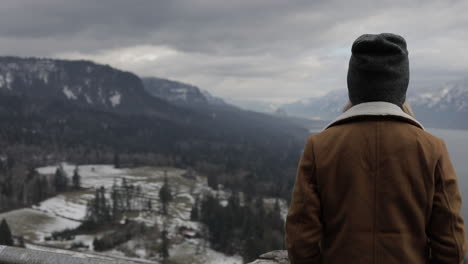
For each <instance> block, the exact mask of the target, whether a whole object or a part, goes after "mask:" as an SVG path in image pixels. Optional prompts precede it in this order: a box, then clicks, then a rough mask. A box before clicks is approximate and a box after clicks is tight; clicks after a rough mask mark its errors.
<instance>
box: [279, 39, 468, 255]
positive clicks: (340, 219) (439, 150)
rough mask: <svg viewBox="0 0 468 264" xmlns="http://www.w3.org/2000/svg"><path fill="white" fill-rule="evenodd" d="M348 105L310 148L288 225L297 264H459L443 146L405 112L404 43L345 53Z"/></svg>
mask: <svg viewBox="0 0 468 264" xmlns="http://www.w3.org/2000/svg"><path fill="white" fill-rule="evenodd" d="M351 53H352V55H351V58H350V61H349V68H348V76H347V84H348V96H349V101H350V105H349V106H348V107H347V108H346V111H345V112H343V113H342V114H341V115H340V116H339V117H338V118H337V119H335V120H334V121H332V122H331V123H330V124H329V125H327V126H326V128H325V129H324V130H323V131H321V132H320V133H317V134H314V135H311V136H309V137H308V139H307V143H306V144H305V148H304V151H303V153H302V156H301V160H300V162H299V165H298V169H297V175H296V179H295V183H294V188H293V192H292V200H291V204H290V208H289V211H288V215H287V217H286V224H285V245H286V249H287V251H288V257H289V259H290V262H291V263H292V264H299V263H307V264H312V263H331V264H341V263H351V264H353V263H356V264H357V263H363V264H364V263H379V264H386V263H395V264H396V263H398V264H400V263H410V264H419V263H438V264H444V263H451V264H455V263H461V262H462V261H463V257H464V255H465V253H466V251H467V245H468V244H467V242H466V238H465V227H464V221H463V218H462V216H461V214H460V210H461V203H462V200H461V196H460V193H459V188H458V181H457V176H456V174H455V171H454V168H453V166H452V164H451V161H450V157H449V154H448V152H447V148H446V145H445V143H444V141H443V140H441V139H439V138H437V137H435V136H433V135H431V134H429V133H428V132H426V131H425V130H424V127H423V125H422V124H421V123H420V122H418V121H417V120H416V119H415V118H414V116H412V115H411V114H412V112H411V110H410V108H409V107H408V105H407V104H405V100H406V91H407V88H408V83H409V62H408V51H407V46H406V41H405V39H404V38H403V37H401V36H399V35H396V34H391V33H382V34H376V35H374V34H365V35H362V36H360V37H359V38H357V39H356V40H355V42H354V43H353V45H352V48H351Z"/></svg>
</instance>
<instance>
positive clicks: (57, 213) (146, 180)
mask: <svg viewBox="0 0 468 264" xmlns="http://www.w3.org/2000/svg"><path fill="white" fill-rule="evenodd" d="M61 166H62V167H63V169H64V171H65V172H66V173H67V175H68V177H71V176H72V175H73V171H74V170H75V168H78V171H79V174H80V176H81V182H82V186H83V187H84V188H85V189H83V190H79V191H71V192H67V193H62V194H60V195H57V196H55V197H52V198H50V199H47V200H45V201H43V202H41V203H40V204H39V205H36V206H32V207H31V208H25V209H19V210H14V211H10V212H7V213H3V214H0V219H1V218H6V219H7V221H8V223H9V224H10V227H11V229H12V232H13V234H14V235H16V236H23V237H24V238H25V240H26V241H27V242H30V244H35V245H36V247H37V245H43V246H49V247H50V246H52V247H59V248H63V249H68V248H69V247H70V246H71V245H72V244H73V243H75V244H76V243H82V244H84V245H87V246H88V247H89V248H90V249H89V251H86V250H85V251H84V252H88V253H94V252H92V251H90V250H91V249H92V241H93V239H94V238H95V237H99V236H100V235H101V234H87V235H78V236H76V237H75V238H74V239H73V240H68V241H48V240H46V238H47V237H48V236H50V235H51V234H52V232H55V231H62V230H65V229H73V228H76V227H77V226H79V225H80V223H81V221H82V220H83V219H84V217H85V215H86V204H87V202H88V201H89V200H91V199H93V197H94V192H95V191H94V189H95V188H99V187H100V186H104V187H105V188H106V189H107V190H109V189H110V187H111V186H112V185H113V183H114V182H118V183H120V181H121V179H122V178H125V179H126V181H127V183H128V184H134V185H139V186H140V187H141V189H142V193H144V194H145V195H147V196H150V197H154V198H156V199H157V198H158V196H159V195H158V194H159V189H160V188H161V186H162V184H163V180H164V174H165V173H167V177H168V180H169V184H170V186H171V190H172V193H173V197H174V199H173V201H172V202H171V203H170V206H169V213H168V216H166V217H167V219H165V217H163V216H162V215H161V214H159V213H157V211H159V210H158V209H159V207H158V205H154V208H155V209H154V211H155V212H140V213H136V214H133V215H131V216H128V217H131V218H132V219H133V220H136V221H140V222H143V223H145V224H146V225H147V226H154V225H157V226H159V227H161V226H162V225H163V223H164V222H166V223H168V224H167V230H168V236H169V238H170V240H171V248H170V249H169V253H170V256H171V260H173V262H175V263H204V264H205V263H206V264H210V263H213V264H214V263H216V264H217V263H227V264H240V263H242V259H241V258H240V257H239V256H232V257H231V256H226V255H224V254H222V253H219V252H216V251H213V250H211V249H209V247H205V250H204V251H203V252H202V253H200V251H199V250H198V251H197V247H198V248H199V246H197V245H199V244H200V243H205V242H203V241H202V239H194V238H193V239H188V238H184V237H182V236H181V235H179V234H178V232H177V230H178V228H179V227H182V226H183V227H187V228H191V229H194V230H200V223H198V222H193V221H190V211H191V208H192V205H193V203H194V201H195V198H194V197H196V196H197V195H200V194H201V193H206V192H211V193H213V192H214V191H213V190H212V189H210V188H209V187H207V183H206V178H205V177H195V178H194V179H193V178H192V179H189V178H186V177H183V174H184V173H185V172H186V171H185V170H182V169H176V168H160V167H140V168H132V169H116V168H114V167H113V166H112V165H80V166H78V167H76V166H75V165H72V164H67V163H63V164H61ZM37 170H38V172H39V173H40V174H43V175H52V174H54V173H55V171H56V170H57V166H48V167H41V168H37ZM218 196H219V197H226V198H227V196H228V195H227V193H226V192H223V191H218ZM140 240H141V239H140ZM140 240H139V239H132V240H130V241H128V242H126V243H124V245H122V246H121V247H120V248H125V249H126V250H131V251H132V253H133V254H134V255H136V256H137V257H140V258H143V259H144V258H148V252H147V250H146V248H145V247H144V246H143V243H142V242H141V241H140ZM154 243H156V241H155V242H154ZM100 254H104V255H108V256H120V257H125V253H124V252H122V251H119V250H118V249H113V250H111V251H108V252H103V253H100Z"/></svg>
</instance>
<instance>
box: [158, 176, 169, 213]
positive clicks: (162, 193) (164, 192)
mask: <svg viewBox="0 0 468 264" xmlns="http://www.w3.org/2000/svg"><path fill="white" fill-rule="evenodd" d="M159 199H160V200H161V203H162V213H163V214H164V215H167V207H168V205H169V202H170V201H172V194H171V188H170V186H169V180H168V179H167V173H166V171H164V184H163V186H162V187H161V189H160V190H159Z"/></svg>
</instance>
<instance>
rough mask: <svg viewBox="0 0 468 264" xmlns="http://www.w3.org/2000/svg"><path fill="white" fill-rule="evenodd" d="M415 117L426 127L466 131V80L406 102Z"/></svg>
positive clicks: (454, 82)
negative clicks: (411, 108) (408, 103)
mask: <svg viewBox="0 0 468 264" xmlns="http://www.w3.org/2000/svg"><path fill="white" fill-rule="evenodd" d="M408 101H409V102H410V104H411V106H412V107H413V110H414V112H415V114H416V117H417V118H418V119H419V120H421V121H422V122H423V124H425V125H426V126H428V127H440V128H459V129H468V119H467V115H468V78H466V79H461V80H457V81H452V82H448V83H446V84H445V85H444V86H443V87H442V89H440V90H438V91H435V92H429V93H421V94H417V95H415V96H413V97H410V98H409V100H408Z"/></svg>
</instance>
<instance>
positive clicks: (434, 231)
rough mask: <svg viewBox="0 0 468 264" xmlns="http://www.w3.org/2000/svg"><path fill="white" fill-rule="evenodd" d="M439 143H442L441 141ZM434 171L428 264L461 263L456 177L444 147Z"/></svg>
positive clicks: (461, 226)
mask: <svg viewBox="0 0 468 264" xmlns="http://www.w3.org/2000/svg"><path fill="white" fill-rule="evenodd" d="M441 141H442V140H441ZM441 146H442V154H441V156H440V158H439V160H438V161H437V165H436V168H435V190H434V197H433V204H432V211H431V217H430V221H429V225H428V230H427V235H428V238H429V240H430V248H431V263H438V264H445V263H447V264H448V263H463V258H464V255H465V253H466V250H467V246H468V244H467V242H466V239H465V225H464V222H463V217H462V216H461V204H462V200H461V196H460V192H459V189H458V183H457V176H456V174H455V170H454V168H453V166H452V163H451V161H450V157H449V154H448V151H447V147H446V146H445V143H444V142H443V141H442V142H441Z"/></svg>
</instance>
